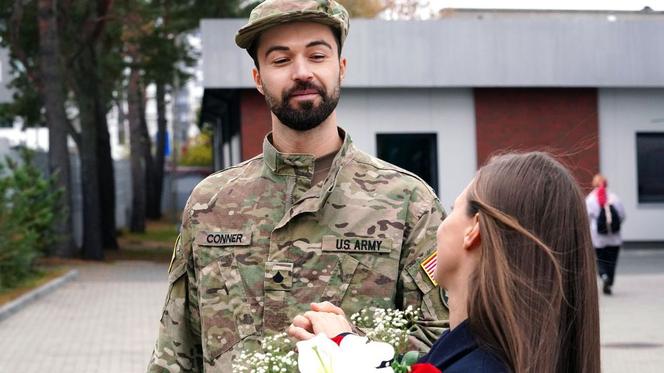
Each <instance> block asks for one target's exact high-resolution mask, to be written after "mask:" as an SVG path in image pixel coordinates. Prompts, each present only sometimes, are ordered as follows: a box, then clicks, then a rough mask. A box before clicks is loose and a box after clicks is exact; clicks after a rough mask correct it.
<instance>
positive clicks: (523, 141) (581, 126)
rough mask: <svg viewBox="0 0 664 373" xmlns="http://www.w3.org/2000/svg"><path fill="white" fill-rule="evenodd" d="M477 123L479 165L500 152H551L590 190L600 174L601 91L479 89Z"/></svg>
mask: <svg viewBox="0 0 664 373" xmlns="http://www.w3.org/2000/svg"><path fill="white" fill-rule="evenodd" d="M475 120H476V131H477V160H478V163H479V165H482V164H484V162H486V160H487V159H488V158H489V157H490V156H491V155H492V154H493V153H495V152H498V151H505V150H548V151H551V152H554V153H556V154H558V155H562V156H563V159H562V160H563V161H564V162H565V163H566V165H567V166H568V167H569V168H570V169H572V172H573V173H574V175H575V176H576V178H577V180H579V182H580V183H581V185H582V186H584V188H588V186H589V185H590V182H591V179H592V176H593V175H594V174H595V173H596V172H597V171H598V170H599V147H598V141H599V136H598V114H597V90H596V89H587V88H578V89H577V88H571V89H554V88H507V89H503V88H478V89H475Z"/></svg>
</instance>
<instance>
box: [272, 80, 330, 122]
mask: <svg viewBox="0 0 664 373" xmlns="http://www.w3.org/2000/svg"><path fill="white" fill-rule="evenodd" d="M306 89H313V90H316V92H318V94H319V95H320V97H321V102H320V104H318V106H314V102H313V101H301V102H300V103H299V105H298V106H299V107H298V108H293V107H292V106H291V105H290V99H291V97H292V95H293V92H295V91H301V90H306ZM264 92H265V102H267V104H268V106H269V107H270V110H271V111H272V113H274V115H276V116H277V118H279V120H280V121H281V123H283V124H284V125H286V126H287V127H289V128H291V129H293V130H295V131H308V130H310V129H313V128H316V127H318V126H319V125H320V124H321V123H323V121H324V120H325V119H327V117H329V116H330V114H332V112H333V111H334V109H335V108H336V107H337V104H338V103H339V96H340V90H339V85H338V84H337V86H336V87H334V91H333V92H332V94H331V95H330V96H328V95H327V91H326V90H325V88H323V87H319V86H317V85H315V84H313V83H310V82H303V81H299V82H298V83H297V84H296V85H295V86H294V87H293V88H291V89H289V90H287V91H285V92H284V93H283V94H282V95H281V101H278V100H277V99H276V97H275V96H272V95H271V94H270V93H269V92H268V90H267V87H266V89H265V91H264Z"/></svg>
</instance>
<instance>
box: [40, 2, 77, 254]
mask: <svg viewBox="0 0 664 373" xmlns="http://www.w3.org/2000/svg"><path fill="white" fill-rule="evenodd" d="M38 7H39V11H38V14H39V60H40V61H39V62H40V73H41V74H40V75H41V77H42V81H43V86H42V90H41V96H42V100H43V103H44V107H45V108H46V121H47V123H48V128H49V131H48V143H49V146H48V159H49V170H50V172H51V175H53V176H54V177H55V182H56V185H57V186H58V187H59V188H62V190H63V191H64V193H63V194H62V197H61V200H60V203H59V205H60V207H61V208H62V211H63V215H64V216H63V217H62V218H61V219H57V220H56V221H55V234H56V235H57V236H58V238H59V239H58V240H57V241H56V244H55V245H54V247H53V248H52V249H51V251H50V254H51V255H54V256H60V257H72V256H74V255H75V254H76V245H75V244H74V241H73V234H72V233H73V229H72V227H73V224H72V214H71V212H72V209H71V206H72V204H71V169H70V162H69V151H68V149H67V114H66V112H65V99H64V95H65V92H64V89H63V87H62V83H61V82H62V81H63V80H64V79H63V77H62V74H61V66H60V60H59V57H60V48H59V44H58V30H57V20H56V13H55V12H56V7H55V1H54V0H39V4H38Z"/></svg>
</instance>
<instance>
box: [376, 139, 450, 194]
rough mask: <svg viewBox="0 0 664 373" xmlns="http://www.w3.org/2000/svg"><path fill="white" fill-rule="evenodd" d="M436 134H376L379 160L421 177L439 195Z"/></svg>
mask: <svg viewBox="0 0 664 373" xmlns="http://www.w3.org/2000/svg"><path fill="white" fill-rule="evenodd" d="M437 144H438V142H437V135H436V134H435V133H379V134H376V150H377V153H378V158H380V159H382V160H384V161H387V162H390V163H392V164H393V165H395V166H399V167H401V168H403V169H406V170H408V171H410V172H412V173H414V174H416V175H417V176H419V177H421V178H422V179H423V180H424V181H426V182H427V184H429V185H431V187H432V188H433V190H434V191H435V192H436V193H438V146H437Z"/></svg>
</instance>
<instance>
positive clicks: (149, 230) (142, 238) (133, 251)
mask: <svg viewBox="0 0 664 373" xmlns="http://www.w3.org/2000/svg"><path fill="white" fill-rule="evenodd" d="M177 237H178V231H177V227H176V225H175V224H173V223H172V222H170V221H148V222H146V227H145V233H131V232H121V234H120V235H119V236H118V246H119V247H120V250H106V251H105V252H104V255H105V258H106V259H107V260H109V261H115V260H148V261H153V262H160V263H162V262H169V261H170V260H171V255H172V254H173V245H174V244H175V240H176V239H177Z"/></svg>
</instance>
